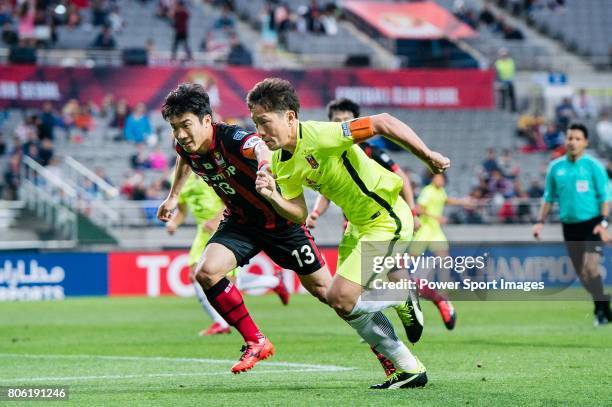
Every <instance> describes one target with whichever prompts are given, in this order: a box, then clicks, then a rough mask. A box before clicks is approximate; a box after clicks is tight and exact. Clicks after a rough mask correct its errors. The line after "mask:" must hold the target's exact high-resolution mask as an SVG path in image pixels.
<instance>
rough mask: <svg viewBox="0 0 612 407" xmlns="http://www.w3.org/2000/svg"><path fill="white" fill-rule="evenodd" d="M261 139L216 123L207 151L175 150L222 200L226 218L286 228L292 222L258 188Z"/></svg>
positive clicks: (179, 148) (271, 228) (235, 127)
mask: <svg viewBox="0 0 612 407" xmlns="http://www.w3.org/2000/svg"><path fill="white" fill-rule="evenodd" d="M258 142H262V141H261V139H260V138H259V136H258V135H257V134H256V133H250V132H248V131H246V130H244V129H242V128H240V127H238V126H230V125H227V124H225V123H213V137H212V143H211V145H210V148H209V150H208V151H207V152H206V153H205V154H198V153H193V154H190V153H188V152H186V151H185V150H184V149H183V147H181V146H180V145H179V144H176V146H175V149H176V152H177V153H178V154H179V155H180V156H181V157H182V158H183V160H185V162H187V163H188V164H189V166H190V167H191V169H192V170H193V172H195V173H196V174H197V175H199V176H200V177H201V178H202V179H203V180H204V181H205V182H206V183H207V184H208V185H210V186H211V187H212V188H213V189H214V190H215V192H216V193H217V195H219V197H220V198H221V199H222V200H223V202H224V203H225V207H226V210H225V216H226V218H227V217H231V219H232V220H234V221H236V222H238V223H242V224H249V225H251V226H255V227H263V228H265V229H268V230H273V229H276V228H284V227H286V226H287V225H289V224H291V222H290V221H288V220H287V219H285V218H283V217H282V216H280V215H279V214H278V213H277V212H276V211H275V210H274V208H273V207H272V205H271V204H270V203H269V202H268V201H267V200H266V199H265V198H264V197H262V196H261V195H260V194H259V193H258V192H257V191H256V190H255V178H256V173H257V159H256V158H255V156H254V154H253V147H254V146H255V144H257V143H258Z"/></svg>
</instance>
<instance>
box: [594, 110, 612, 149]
mask: <svg viewBox="0 0 612 407" xmlns="http://www.w3.org/2000/svg"><path fill="white" fill-rule="evenodd" d="M595 132H596V133H597V139H598V141H599V143H598V144H599V147H600V148H599V150H600V151H602V152H604V153H606V152H611V151H612V121H611V120H610V113H608V112H607V111H602V113H601V117H600V118H599V121H598V122H597V125H596V126H595Z"/></svg>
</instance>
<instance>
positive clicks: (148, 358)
mask: <svg viewBox="0 0 612 407" xmlns="http://www.w3.org/2000/svg"><path fill="white" fill-rule="evenodd" d="M2 357H8V358H30V359H102V360H135V361H156V362H189V363H204V364H209V365H212V364H228V363H231V364H233V363H236V361H235V360H229V359H205V358H173V357H167V356H116V355H81V354H75V355H45V354H41V355H36V354H28V353H25V354H20V353H0V358H2ZM266 365H274V366H283V367H297V368H305V369H319V370H323V371H326V370H333V371H335V372H340V371H345V370H354V368H352V367H343V366H335V365H313V364H307V363H293V362H276V361H266Z"/></svg>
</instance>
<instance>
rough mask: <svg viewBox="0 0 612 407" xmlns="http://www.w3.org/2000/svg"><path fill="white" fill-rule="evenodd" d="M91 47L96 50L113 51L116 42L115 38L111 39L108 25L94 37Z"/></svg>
mask: <svg viewBox="0 0 612 407" xmlns="http://www.w3.org/2000/svg"><path fill="white" fill-rule="evenodd" d="M92 47H93V48H97V49H115V48H116V47H117V42H116V41H115V37H113V30H112V29H111V27H110V26H109V25H104V26H103V27H102V31H100V33H99V34H98V36H97V37H96V39H95V41H94V42H93V44H92Z"/></svg>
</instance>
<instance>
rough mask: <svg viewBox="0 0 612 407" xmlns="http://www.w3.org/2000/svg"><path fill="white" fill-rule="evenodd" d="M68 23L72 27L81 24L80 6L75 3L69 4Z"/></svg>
mask: <svg viewBox="0 0 612 407" xmlns="http://www.w3.org/2000/svg"><path fill="white" fill-rule="evenodd" d="M66 25H67V26H68V27H71V28H75V27H78V26H79V25H81V14H80V13H79V9H78V7H77V6H76V5H75V4H73V3H70V4H69V5H68V18H67V21H66Z"/></svg>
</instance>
